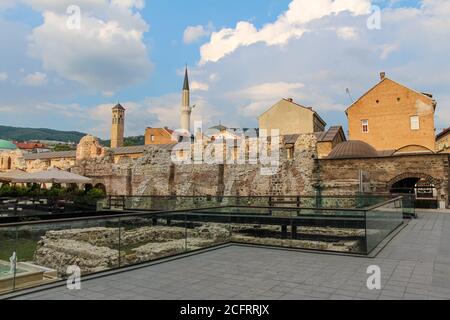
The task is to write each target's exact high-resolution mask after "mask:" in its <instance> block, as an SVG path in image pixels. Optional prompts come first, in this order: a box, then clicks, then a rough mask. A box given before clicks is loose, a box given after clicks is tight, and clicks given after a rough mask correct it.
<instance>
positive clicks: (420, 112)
mask: <svg viewBox="0 0 450 320" xmlns="http://www.w3.org/2000/svg"><path fill="white" fill-rule="evenodd" d="M435 109H436V101H434V100H433V98H432V96H431V95H430V94H425V93H420V92H417V91H415V90H412V89H410V88H407V87H405V86H403V85H401V84H399V83H397V82H395V81H393V80H391V79H389V78H387V77H386V76H385V74H384V73H381V80H380V82H379V83H378V84H376V85H375V86H374V87H373V88H372V89H370V90H369V91H368V92H366V93H365V94H364V95H363V96H362V97H361V98H359V99H358V100H357V101H356V102H355V103H353V104H352V105H351V106H350V107H349V108H348V109H347V110H346V114H347V117H348V129H349V140H360V141H364V142H367V143H368V144H370V145H371V146H373V147H374V148H375V149H377V150H394V151H396V153H397V154H399V153H405V152H406V153H411V152H428V153H433V152H434V151H435V127H434V113H435Z"/></svg>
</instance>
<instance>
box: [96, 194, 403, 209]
mask: <svg viewBox="0 0 450 320" xmlns="http://www.w3.org/2000/svg"><path fill="white" fill-rule="evenodd" d="M395 197H396V196H393V195H389V194H386V195H364V194H361V195H359V194H358V195H353V196H328V195H317V196H313V195H300V196H123V197H110V200H109V201H106V202H105V208H107V206H108V203H109V205H110V206H111V203H113V204H112V206H113V207H114V206H117V207H123V208H124V209H125V210H180V209H192V208H202V207H211V206H268V207H305V208H333V209H335V208H343V209H348V208H365V207H370V206H373V205H375V204H377V203H381V202H384V201H386V200H389V199H392V198H395ZM111 198H112V199H114V200H111Z"/></svg>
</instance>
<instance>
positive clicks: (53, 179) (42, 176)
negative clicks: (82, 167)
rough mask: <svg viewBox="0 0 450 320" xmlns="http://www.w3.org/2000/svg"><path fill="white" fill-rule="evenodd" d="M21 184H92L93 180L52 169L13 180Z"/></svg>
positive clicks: (27, 174)
mask: <svg viewBox="0 0 450 320" xmlns="http://www.w3.org/2000/svg"><path fill="white" fill-rule="evenodd" d="M12 182H19V183H83V184H86V183H91V182H92V179H90V178H87V177H83V176H80V175H78V174H75V173H71V172H68V171H63V170H59V169H56V168H52V169H49V170H46V171H41V172H34V173H26V174H24V175H21V176H19V177H16V178H14V179H12Z"/></svg>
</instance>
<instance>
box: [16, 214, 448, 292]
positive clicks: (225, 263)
mask: <svg viewBox="0 0 450 320" xmlns="http://www.w3.org/2000/svg"><path fill="white" fill-rule="evenodd" d="M370 265H378V266H380V268H381V273H382V274H381V282H382V289H381V290H369V289H368V288H367V287H366V280H367V277H368V275H367V274H366V270H367V267H368V266H370ZM16 299H39V300H42V299H45V300H47V299H69V300H70V299H73V300H75V299H92V300H95V299H121V300H123V299H163V300H166V299H167V300H169V299H227V300H233V299H264V300H270V299H286V300H303V299H304V300H310V299H336V300H339V299H345V300H349V299H357V300H359V299H370V300H371V299H385V300H391V299H450V215H449V214H445V213H432V212H422V213H419V219H417V220H412V221H411V222H410V223H409V224H408V225H407V226H406V227H405V228H404V229H403V230H402V231H401V232H400V233H399V234H398V235H397V236H396V237H395V238H394V239H393V240H392V241H391V242H390V243H389V244H388V245H387V246H386V247H385V248H384V249H383V250H382V251H381V252H380V253H379V254H378V256H377V257H376V258H373V259H371V258H362V257H351V256H340V255H332V254H318V253H312V252H311V253H310V252H297V251H286V250H277V249H269V248H260V247H246V246H229V247H225V248H221V249H218V250H213V251H209V252H205V253H202V254H199V255H193V256H188V257H185V258H182V259H178V260H173V261H169V262H165V263H162V264H157V265H153V266H148V267H145V268H142V269H137V270H132V271H127V272H123V273H117V274H112V275H108V276H105V277H102V278H97V279H92V280H88V281H85V282H82V289H81V290H78V291H69V290H67V289H66V288H65V287H58V288H53V289H49V290H46V291H41V292H36V293H31V294H28V295H24V296H19V297H16Z"/></svg>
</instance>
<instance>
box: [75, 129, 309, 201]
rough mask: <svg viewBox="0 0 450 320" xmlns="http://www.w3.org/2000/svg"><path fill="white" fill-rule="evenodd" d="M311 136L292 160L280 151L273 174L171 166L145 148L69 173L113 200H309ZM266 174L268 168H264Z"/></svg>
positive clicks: (249, 167)
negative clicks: (104, 191) (204, 197)
mask: <svg viewBox="0 0 450 320" xmlns="http://www.w3.org/2000/svg"><path fill="white" fill-rule="evenodd" d="M316 142H317V140H316V137H315V135H314V134H305V135H301V136H300V137H299V138H298V140H297V142H296V144H295V151H294V158H293V159H291V160H288V159H287V158H286V157H287V156H286V150H285V149H284V148H282V150H281V151H280V166H279V167H278V168H275V170H274V172H273V174H267V170H266V171H264V168H263V167H265V165H262V164H260V163H258V164H250V163H248V161H246V163H245V164H236V163H235V164H227V163H225V164H174V163H173V162H172V161H171V151H170V150H165V149H161V148H159V147H157V146H154V147H149V148H148V150H147V151H145V152H144V155H143V156H142V157H141V158H139V159H136V160H132V159H130V160H129V161H123V162H120V163H117V164H114V163H113V161H112V158H111V156H110V155H108V154H106V155H105V157H103V158H94V159H90V160H83V161H79V162H78V164H77V166H76V167H74V168H73V169H72V171H73V172H76V173H79V174H82V175H85V176H89V177H91V178H93V180H94V183H93V184H94V185H95V184H97V183H102V184H104V185H105V186H106V189H107V193H108V194H112V195H272V194H280V195H281V194H285V195H286V194H312V193H313V192H314V185H315V184H316V179H317V172H316V167H317V152H316ZM265 169H268V168H265Z"/></svg>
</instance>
